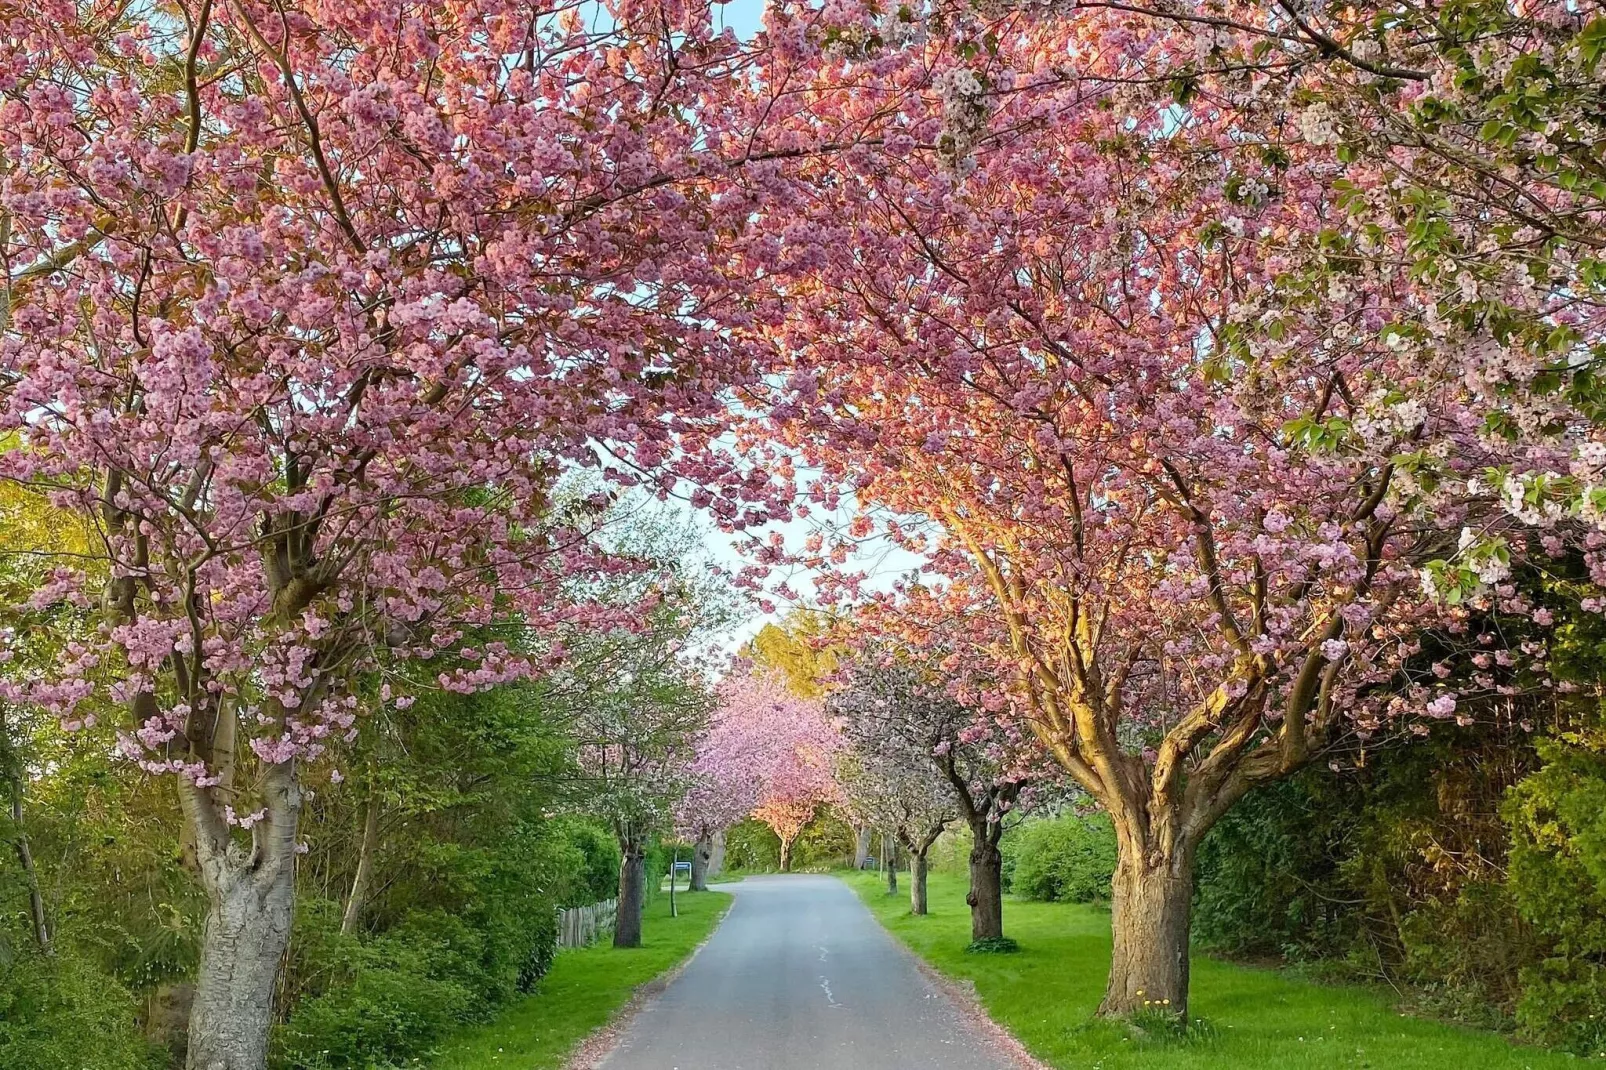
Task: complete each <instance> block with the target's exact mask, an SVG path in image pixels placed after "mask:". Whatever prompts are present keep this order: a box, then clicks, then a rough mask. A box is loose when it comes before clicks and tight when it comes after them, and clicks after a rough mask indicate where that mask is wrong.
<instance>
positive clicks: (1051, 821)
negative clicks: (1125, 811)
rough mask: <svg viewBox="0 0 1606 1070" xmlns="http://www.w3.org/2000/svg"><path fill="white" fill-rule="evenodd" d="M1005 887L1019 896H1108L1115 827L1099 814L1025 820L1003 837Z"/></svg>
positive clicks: (1091, 899) (1076, 899) (1071, 899)
mask: <svg viewBox="0 0 1606 1070" xmlns="http://www.w3.org/2000/svg"><path fill="white" fill-rule="evenodd" d="M1004 853H1005V859H1006V865H1007V866H1008V868H1009V888H1010V890H1011V891H1012V892H1014V893H1015V894H1016V895H1018V896H1021V897H1022V898H1024V899H1040V900H1044V901H1049V902H1060V903H1095V902H1103V901H1106V900H1108V899H1109V898H1110V877H1111V875H1112V874H1113V873H1114V872H1115V829H1114V827H1113V826H1112V825H1111V824H1110V819H1109V818H1108V817H1106V816H1104V815H1103V814H1098V815H1096V816H1093V817H1085V818H1084V817H1076V816H1072V815H1066V816H1063V817H1055V818H1045V819H1042V820H1038V821H1028V822H1027V823H1025V824H1024V825H1021V826H1020V827H1019V828H1017V829H1014V830H1013V831H1012V832H1011V833H1010V835H1009V836H1008V837H1007V838H1006V839H1005V852H1004Z"/></svg>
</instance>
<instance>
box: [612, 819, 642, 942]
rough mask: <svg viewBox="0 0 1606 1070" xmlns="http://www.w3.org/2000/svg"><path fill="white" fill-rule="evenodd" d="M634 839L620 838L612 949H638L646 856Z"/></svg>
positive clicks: (639, 843) (637, 840)
mask: <svg viewBox="0 0 1606 1070" xmlns="http://www.w3.org/2000/svg"><path fill="white" fill-rule="evenodd" d="M645 846H646V845H645V844H643V843H642V842H641V841H640V840H639V839H637V838H636V837H634V836H626V837H621V839H620V843H619V847H620V854H621V857H620V859H619V909H618V913H617V915H616V916H615V918H614V923H613V946H614V947H640V946H641V915H642V911H643V909H644V908H645V907H646V904H647V853H646V850H645Z"/></svg>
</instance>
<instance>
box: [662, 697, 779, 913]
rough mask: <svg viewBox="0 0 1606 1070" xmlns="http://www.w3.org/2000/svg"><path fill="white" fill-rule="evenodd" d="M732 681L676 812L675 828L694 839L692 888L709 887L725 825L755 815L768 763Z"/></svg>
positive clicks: (701, 743)
mask: <svg viewBox="0 0 1606 1070" xmlns="http://www.w3.org/2000/svg"><path fill="white" fill-rule="evenodd" d="M732 697H733V696H732V685H731V683H729V682H727V684H726V685H725V687H723V688H722V689H721V691H720V698H721V702H720V704H719V705H717V706H716V707H715V709H714V712H713V714H712V717H711V723H710V724H709V726H708V728H707V730H706V732H704V734H703V735H702V737H701V738H700V739H699V740H698V742H697V746H696V752H695V755H694V757H693V758H692V761H691V765H690V768H689V769H688V770H687V772H686V779H687V788H686V793H685V795H684V796H683V797H682V798H681V801H680V805H679V807H678V808H677V810H676V814H675V827H676V829H677V830H678V831H679V832H680V834H681V835H682V836H684V837H685V838H686V839H688V840H690V841H691V843H692V858H691V888H692V890H693V891H705V890H707V887H708V871H709V867H710V863H711V862H712V860H713V857H714V854H715V852H716V850H717V849H718V844H719V838H720V837H721V836H723V835H724V832H725V830H726V829H728V828H730V827H731V826H732V825H734V824H736V823H737V822H738V821H741V820H742V819H743V818H745V817H747V815H749V814H751V813H752V812H753V810H754V809H755V808H756V807H757V806H758V803H759V798H760V795H761V793H762V791H763V780H762V771H763V762H762V760H761V757H760V752H759V749H758V748H757V746H756V744H757V743H758V738H757V737H756V736H755V735H754V734H753V733H752V732H751V731H749V728H750V724H749V722H748V721H747V719H746V718H744V717H743V716H742V715H741V712H740V711H741V710H742V709H743V706H742V705H741V704H739V703H738V704H735V705H732V704H731V702H730V699H731V698H732Z"/></svg>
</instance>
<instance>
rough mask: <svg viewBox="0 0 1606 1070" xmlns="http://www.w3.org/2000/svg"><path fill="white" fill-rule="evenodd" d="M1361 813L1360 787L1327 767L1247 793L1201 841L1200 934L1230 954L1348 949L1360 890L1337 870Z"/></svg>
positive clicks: (1309, 955)
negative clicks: (1336, 775) (1341, 779)
mask: <svg viewBox="0 0 1606 1070" xmlns="http://www.w3.org/2000/svg"><path fill="white" fill-rule="evenodd" d="M1359 810H1360V804H1359V794H1358V792H1356V791H1355V790H1353V787H1352V785H1350V784H1348V783H1347V782H1344V781H1340V780H1338V779H1337V778H1335V777H1334V776H1333V775H1332V773H1331V772H1330V771H1328V770H1327V769H1325V768H1324V769H1309V770H1306V771H1305V772H1302V773H1300V774H1298V775H1297V776H1295V777H1293V778H1292V779H1290V780H1286V781H1282V782H1280V783H1274V784H1269V785H1267V786H1265V787H1263V788H1259V789H1257V790H1255V791H1253V792H1250V793H1249V794H1248V795H1246V796H1245V797H1244V798H1243V800H1242V801H1240V802H1239V803H1238V805H1237V806H1235V807H1233V808H1232V809H1231V810H1230V811H1228V812H1227V814H1226V816H1224V817H1223V818H1222V819H1221V821H1220V822H1218V823H1217V825H1216V827H1215V828H1213V829H1211V830H1210V833H1209V835H1207V836H1206V837H1205V839H1204V842H1203V843H1202V844H1201V845H1200V848H1199V865H1198V871H1197V879H1196V882H1195V887H1196V892H1195V903H1194V919H1193V932H1194V936H1195V938H1196V939H1198V941H1199V942H1200V943H1201V944H1202V945H1204V946H1206V947H1209V948H1211V949H1212V950H1216V951H1220V952H1225V953H1226V954H1229V955H1240V956H1258V955H1283V956H1287V957H1289V958H1293V959H1314V958H1323V957H1331V956H1337V957H1342V956H1343V955H1344V954H1346V953H1347V952H1348V951H1349V949H1350V948H1351V946H1352V945H1353V943H1354V940H1355V929H1356V913H1357V912H1356V909H1355V907H1356V904H1355V903H1354V902H1353V901H1354V900H1355V899H1356V898H1357V896H1356V895H1355V894H1354V892H1353V890H1352V889H1351V888H1350V887H1349V886H1348V885H1347V884H1345V883H1344V881H1343V879H1342V877H1341V875H1340V873H1339V866H1340V864H1341V863H1342V862H1343V861H1344V859H1345V858H1346V857H1347V852H1348V850H1349V848H1350V840H1351V838H1352V836H1353V834H1354V830H1355V826H1356V824H1357V822H1358V820H1359Z"/></svg>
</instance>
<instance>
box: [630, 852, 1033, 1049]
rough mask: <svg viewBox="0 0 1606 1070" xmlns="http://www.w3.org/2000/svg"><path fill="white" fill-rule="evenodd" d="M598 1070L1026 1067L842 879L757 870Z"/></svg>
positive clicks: (737, 888)
mask: <svg viewBox="0 0 1606 1070" xmlns="http://www.w3.org/2000/svg"><path fill="white" fill-rule="evenodd" d="M729 890H730V891H733V892H735V893H736V902H735V903H734V904H733V905H732V906H731V910H730V913H729V914H728V915H727V916H726V917H725V920H724V921H723V922H722V923H721V924H720V926H719V928H718V930H716V931H715V933H714V935H713V937H712V938H711V939H710V940H709V941H708V944H707V945H706V946H705V947H704V948H703V949H702V951H701V952H700V953H699V954H698V955H697V957H696V958H694V959H693V960H692V961H691V964H690V965H689V966H687V968H686V970H685V972H683V973H682V974H681V975H680V976H679V977H678V978H676V979H675V980H674V981H673V982H672V983H671V984H670V985H669V987H668V988H667V989H665V990H664V992H663V993H662V994H661V995H660V996H658V997H657V998H656V999H654V1000H652V1001H651V1002H649V1003H648V1004H647V1005H646V1006H645V1007H643V1008H642V1010H641V1012H640V1013H639V1014H637V1015H636V1017H635V1018H634V1019H633V1020H632V1021H631V1022H630V1023H629V1024H628V1025H627V1026H626V1027H625V1030H624V1032H623V1034H622V1036H621V1038H620V1041H619V1044H618V1046H617V1047H616V1048H614V1050H613V1051H612V1052H611V1053H610V1054H609V1055H608V1056H607V1057H606V1058H605V1059H603V1060H602V1062H601V1063H599V1064H598V1070H851V1068H857V1067H867V1068H868V1067H873V1068H875V1070H1018V1064H1017V1063H1015V1062H1014V1061H1013V1060H1012V1059H1011V1058H1010V1057H1009V1056H1008V1055H1006V1054H1005V1053H1004V1052H1003V1051H1001V1050H999V1048H998V1047H997V1046H996V1045H995V1044H994V1043H993V1041H991V1040H990V1039H989V1038H988V1037H987V1036H986V1035H985V1034H984V1033H983V1032H982V1031H981V1030H979V1029H978V1028H977V1027H976V1026H975V1025H973V1024H972V1022H971V1020H970V1018H969V1017H968V1016H967V1015H966V1013H965V1012H963V1011H961V1010H960V1009H959V1008H958V1007H957V1006H956V1005H955V1004H954V1003H953V1001H952V1000H951V999H950V998H949V997H948V996H947V995H946V994H945V993H944V992H943V991H942V990H941V989H940V988H938V987H937V986H936V985H935V984H933V983H932V982H931V981H929V980H927V978H926V977H925V975H924V974H922V973H921V972H920V970H919V969H917V968H916V966H915V964H914V962H913V960H912V959H911V958H910V956H909V955H908V954H907V953H906V952H904V951H903V949H902V948H900V947H898V946H897V945H896V944H895V943H894V942H893V939H892V937H890V936H888V935H887V933H886V932H885V930H883V929H882V928H881V926H880V925H878V924H877V923H876V921H875V919H874V918H873V917H871V915H870V912H869V911H868V910H866V909H865V907H864V904H862V903H860V902H859V898H858V896H856V895H854V893H853V892H852V891H851V890H849V889H848V888H847V886H845V885H844V884H842V882H840V881H838V880H835V879H833V878H831V877H808V876H791V877H752V878H748V879H747V880H745V881H742V882H741V883H740V884H736V885H732V886H730V889H729Z"/></svg>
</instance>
